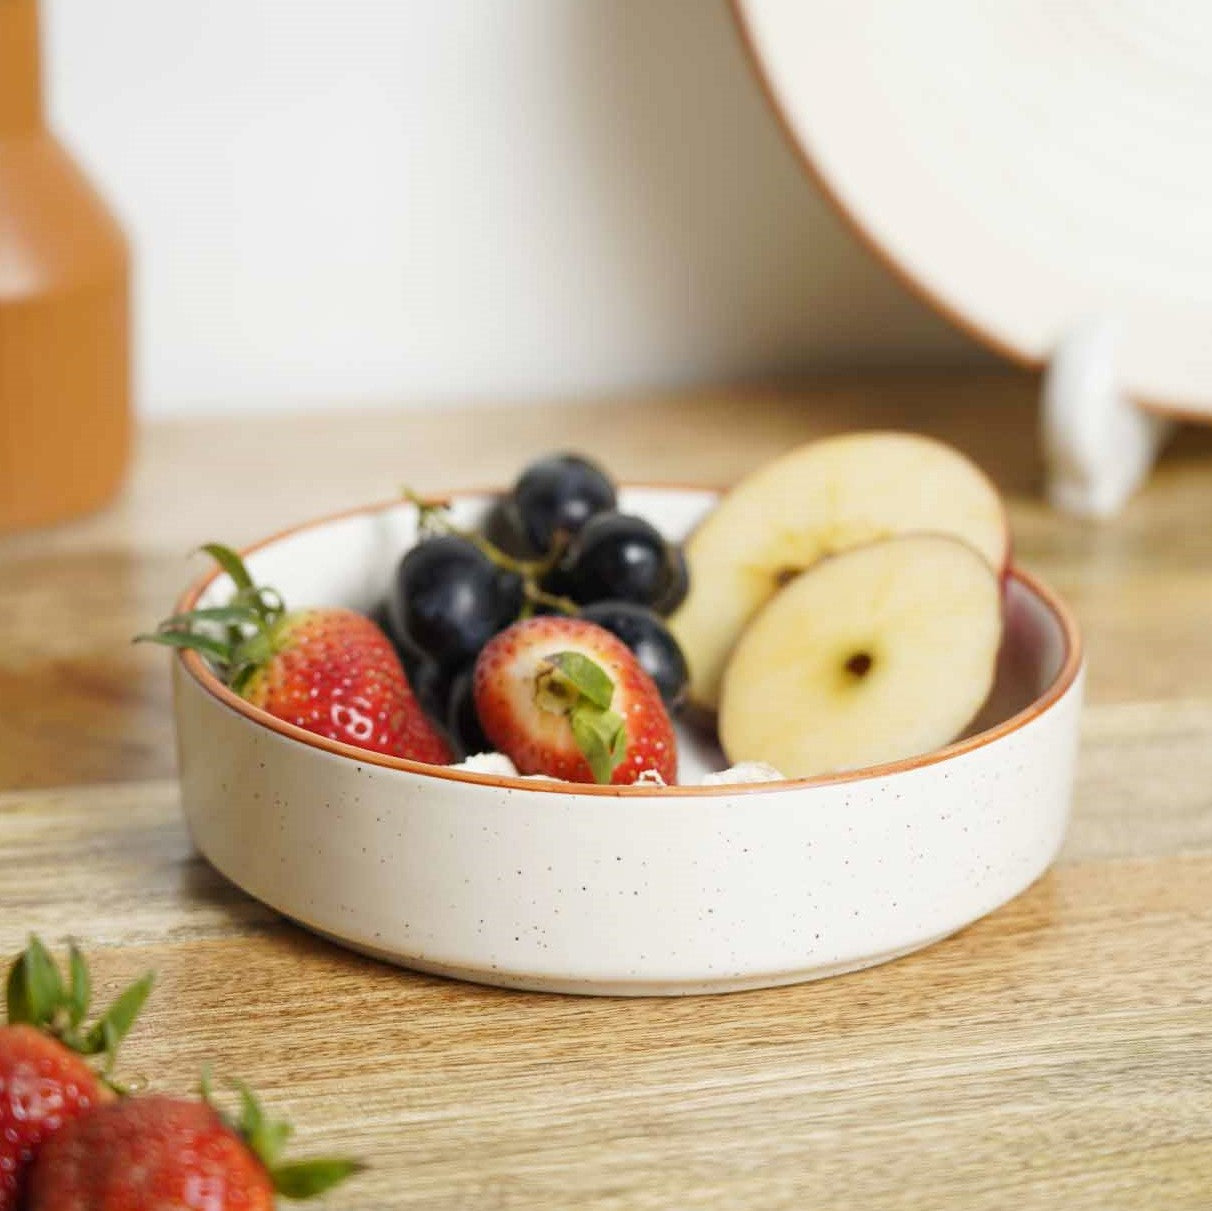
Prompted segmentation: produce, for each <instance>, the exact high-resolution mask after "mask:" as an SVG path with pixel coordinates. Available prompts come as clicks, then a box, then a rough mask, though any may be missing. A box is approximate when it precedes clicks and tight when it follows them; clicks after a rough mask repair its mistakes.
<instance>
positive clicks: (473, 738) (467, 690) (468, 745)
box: [445, 668, 493, 757]
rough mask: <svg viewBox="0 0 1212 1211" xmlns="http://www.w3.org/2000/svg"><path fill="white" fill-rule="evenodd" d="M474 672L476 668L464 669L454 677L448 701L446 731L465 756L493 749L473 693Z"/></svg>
mask: <svg viewBox="0 0 1212 1211" xmlns="http://www.w3.org/2000/svg"><path fill="white" fill-rule="evenodd" d="M473 673H474V668H468V669H464V670H463V672H461V673H460V674H459V675H458V676H457V677H456V678H455V679H454V683H453V684H452V685H451V687H450V695H449V697H448V699H447V703H446V715H445V724H446V731H447V732H448V733H449V734H450V737H451V739H452V740H453V741H454V742H455V745H456V746H457V747H458V748H459V749H460V750H461V752H462V754H463V756H464V757H472V756H474V755H475V754H476V753H490V752H492V750H493V745H492V741H490V740H489V739H488V737H487V736H485V735H484V729H483V728H482V727H481V726H480V716H479V715H477V714H476V703H475V696H474V694H473V693H472V675H473Z"/></svg>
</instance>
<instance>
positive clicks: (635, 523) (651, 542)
mask: <svg viewBox="0 0 1212 1211" xmlns="http://www.w3.org/2000/svg"><path fill="white" fill-rule="evenodd" d="M677 574H678V573H677V567H676V557H675V555H674V553H673V549H672V548H671V546H670V545H669V543H667V542H666V541H665V539H664V538H663V537H662V536H661V533H660V531H659V530H657V529H656V527H655V526H653V525H652V524H651V523H649V522H647V521H645V520H644V519H643V518H642V517H632V516H630V515H629V514H626V513H599V514H598V515H597V516H596V517H594V518H591V519H590V520H589V521H588V522H587V523H586V524H585V526H584V528H583V529H582V530H581V532H580V533H579V534H578V535H577V536H576V537H575V538H574V539H573V540H572V544H571V545H570V546H569V548H568V551H567V552H566V554H565V555H564V558H563V559H561V560H560V562H559V564H558V566H557V567H556V568H555V569H554V570H553V571H552V573H551V574H550V575H549V576H548V577H547V578H546V580H545V582H544V588H546V589H548V590H549V591H550V592H553V593H558V594H560V595H561V596H565V597H571V598H572V599H573V601H576V602H578V603H580V604H582V605H589V604H590V603H591V602H595V601H631V602H634V603H635V604H636V605H642V606H649V607H654V606H655V605H656V604H657V603H658V602H660V601H662V600H664V598H665V597H666V596H667V595H668V594H669V592H670V590H671V587H672V586H673V584H674V582H675V579H676V577H677Z"/></svg>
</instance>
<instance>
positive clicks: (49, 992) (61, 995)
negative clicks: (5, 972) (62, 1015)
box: [25, 934, 67, 1026]
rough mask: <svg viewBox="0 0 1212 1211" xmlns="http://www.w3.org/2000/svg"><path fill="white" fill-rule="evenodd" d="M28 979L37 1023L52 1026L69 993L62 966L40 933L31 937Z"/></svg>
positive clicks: (26, 950)
mask: <svg viewBox="0 0 1212 1211" xmlns="http://www.w3.org/2000/svg"><path fill="white" fill-rule="evenodd" d="M25 980H26V987H27V988H28V989H29V997H30V1005H31V1007H32V1009H33V1011H34V1019H33V1020H34V1024H35V1025H37V1026H41V1025H44V1024H49V1023H50V1022H51V1021H52V1020H53V1019H54V1016H55V1014H56V1013H57V1012H58V1011H59V1009H60V1008H62V1006H63V1005H65V1004H66V1003H67V990H66V989H65V988H64V987H63V977H62V975H60V974H59V965H58V964H57V963H56V962H55V960H54V959H53V958H52V957H51V953H50V951H49V950H47V949H46V947H45V946H43V945H42V941H41V939H40V938H39V937H38V936H37V934H33V935H31V936H30V940H29V945H28V946H27V947H26V949H25Z"/></svg>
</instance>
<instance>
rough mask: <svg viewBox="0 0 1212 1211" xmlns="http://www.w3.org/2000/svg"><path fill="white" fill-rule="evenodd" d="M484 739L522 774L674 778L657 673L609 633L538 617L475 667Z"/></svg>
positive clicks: (511, 632) (619, 780)
mask: <svg viewBox="0 0 1212 1211" xmlns="http://www.w3.org/2000/svg"><path fill="white" fill-rule="evenodd" d="M473 689H474V695H475V703H476V711H477V713H478V714H479V717H480V723H481V724H482V725H483V728H484V731H485V733H486V734H487V736H488V738H489V739H490V740H491V741H492V743H493V744H494V745H496V747H497V748H498V749H500V750H501V752H503V753H505V754H506V756H508V757H510V758H511V759H512V760H513V763H514V764H515V765H516V766H517V767H518V770H519V771H520V772H521V773H523V774H547V775H549V776H550V777H553V778H564V779H566V780H567V781H570V782H601V783H606V782H612V783H614V784H615V785H624V784H627V783H631V782H634V781H635V780H636V779H637V778H638V777H639V776H640V774H642V773H643V772H644V771H645V770H655V771H656V772H657V773H658V774H660V775H661V777H662V778H663V779H664V780H665V781H666V782H667V783H672V782H674V781H675V780H676V777H677V741H676V739H675V738H674V734H673V725H672V724H671V723H670V722H669V716H668V714H666V712H665V707H664V705H663V703H662V702H661V695H660V692H659V691H658V689H657V687H656V685H655V684H654V682H653V680H652V678H651V677H649V676H648V674H647V673H646V672H645V671H644V670H643V669H642V668H641V667H640V665H639V664H638V662H637V661H636V658H635V657H634V656H633V655H632V653H631V650H630V649H629V648H628V647H626V645H625V644H623V643H622V642H621V641H620V640H619V639H616V638H615V636H614V635H612V634H611V633H610V632H609V631H606V630H604V629H603V628H602V627H599V626H596V625H595V624H594V623H592V622H586V621H584V620H583V619H579V618H566V617H559V616H556V615H541V616H539V617H537V618H529V619H526V620H524V621H522V622H515V623H514V624H513V625H512V626H511V627H508V628H507V629H505V630H504V631H502V632H500V634H498V635H496V636H495V637H494V638H492V639H491V640H489V642H488V643H487V644H486V645H485V647H484V649H483V651H482V652H481V653H480V656H479V659H478V660H477V661H476V666H475V673H474V687H473Z"/></svg>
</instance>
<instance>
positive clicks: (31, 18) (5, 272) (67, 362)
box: [0, 0, 131, 530]
mask: <svg viewBox="0 0 1212 1211" xmlns="http://www.w3.org/2000/svg"><path fill="white" fill-rule="evenodd" d="M128 282H129V274H128V254H127V248H126V241H125V239H124V237H123V235H122V230H121V228H120V227H119V226H118V224H117V223H116V222H115V221H114V219H113V217H112V216H111V215H110V214H109V212H108V210H107V209H106V208H105V204H104V203H103V202H102V201H101V199H100V198H99V197H98V196H97V194H96V192H95V191H94V190H93V188H92V187H91V186H90V185H89V183H88V181H87V180H85V178H84V175H83V174H82V173H81V172H80V170H79V169H78V168H77V167H76V165H75V164H74V163H73V162H72V160H71V157H70V156H69V155H68V154H67V152H66V151H65V150H64V149H63V148H62V147H61V146H60V145H59V143H58V142H57V141H56V140H55V138H54V136H53V135H52V134H51V133H50V131H49V130H48V129H47V127H46V124H45V121H44V118H43V111H42V96H41V73H40V59H39V44H38V5H37V0H0V530H11V529H15V528H17V527H21V526H32V525H39V524H43V523H46V522H52V521H58V520H61V519H63V518H66V517H71V516H74V515H76V514H79V513H85V512H88V511H89V510H91V509H95V508H97V507H98V506H100V505H102V504H103V503H105V501H107V500H108V499H109V498H110V497H111V496H112V495H113V493H114V492H115V491H116V490H117V488H118V486H119V484H120V483H121V481H122V475H123V472H124V470H125V467H126V463H127V457H128V449H129V443H130V430H131V414H130V337H129V286H128Z"/></svg>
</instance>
